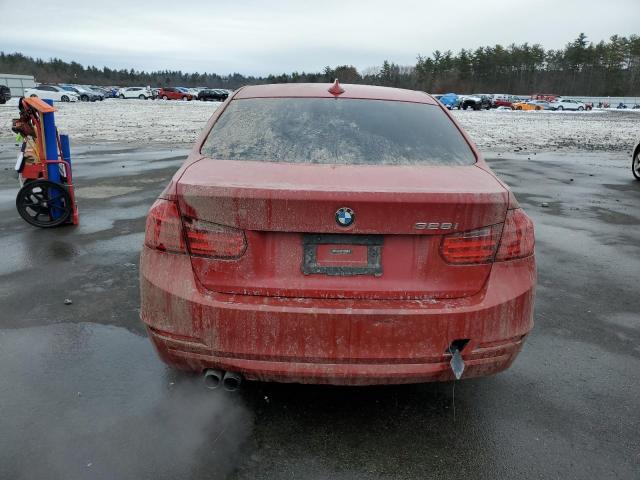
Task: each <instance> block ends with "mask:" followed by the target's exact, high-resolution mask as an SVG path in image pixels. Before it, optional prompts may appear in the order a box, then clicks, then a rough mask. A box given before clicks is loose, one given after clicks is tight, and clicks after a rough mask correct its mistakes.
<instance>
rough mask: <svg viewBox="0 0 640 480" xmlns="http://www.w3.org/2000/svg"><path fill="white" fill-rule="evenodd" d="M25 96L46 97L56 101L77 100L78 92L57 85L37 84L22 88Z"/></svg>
mask: <svg viewBox="0 0 640 480" xmlns="http://www.w3.org/2000/svg"><path fill="white" fill-rule="evenodd" d="M24 96H25V97H39V98H47V99H50V100H54V101H58V102H77V101H78V98H79V97H78V94H77V93H76V92H73V91H68V90H67V89H65V88H62V87H59V86H57V85H37V86H35V87H33V88H25V89H24Z"/></svg>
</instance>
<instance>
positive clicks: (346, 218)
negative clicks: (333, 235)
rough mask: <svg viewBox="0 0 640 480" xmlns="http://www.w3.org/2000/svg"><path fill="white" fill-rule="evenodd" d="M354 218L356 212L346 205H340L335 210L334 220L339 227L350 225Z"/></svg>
mask: <svg viewBox="0 0 640 480" xmlns="http://www.w3.org/2000/svg"><path fill="white" fill-rule="evenodd" d="M355 219H356V214H355V213H354V212H353V210H351V209H350V208H347V207H342V208H340V209H339V210H338V211H337V212H336V222H338V225H340V226H341V227H348V226H349V225H351V224H352V223H353V222H354V221H355Z"/></svg>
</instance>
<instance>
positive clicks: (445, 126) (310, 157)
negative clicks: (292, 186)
mask: <svg viewBox="0 0 640 480" xmlns="http://www.w3.org/2000/svg"><path fill="white" fill-rule="evenodd" d="M202 153H203V154H204V155H206V156H208V157H211V158H214V159H219V160H249V161H259V162H288V163H322V164H341V165H471V164H473V163H475V161H476V159H475V156H474V155H473V152H472V151H471V148H470V147H469V145H468V144H467V142H466V141H465V139H464V137H463V136H462V134H461V133H460V132H459V131H458V129H457V128H456V127H455V125H454V124H453V122H452V121H451V120H450V119H449V118H448V117H447V116H446V115H445V113H444V112H442V110H441V109H440V108H439V107H437V106H435V105H428V104H422V103H407V102H395V101H384V100H357V99H346V98H344V99H332V98H252V99H244V100H234V101H232V102H231V103H230V104H229V105H228V106H227V108H226V110H225V111H224V113H223V114H222V115H221V116H220V118H219V119H218V120H217V121H216V123H215V124H214V126H213V128H212V130H211V132H210V133H209V136H208V138H207V140H206V141H205V143H204V145H203V147H202Z"/></svg>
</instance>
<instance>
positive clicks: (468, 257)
mask: <svg viewBox="0 0 640 480" xmlns="http://www.w3.org/2000/svg"><path fill="white" fill-rule="evenodd" d="M501 231H502V224H501V223H499V224H497V225H490V226H488V227H483V228H478V229H477V230H470V231H468V232H461V233H452V234H450V235H445V236H444V237H443V238H442V244H441V245H440V253H441V254H442V257H443V258H444V259H445V261H447V262H448V263H451V264H454V265H468V264H474V263H489V262H492V261H493V259H494V257H495V254H496V250H497V248H498V243H499V242H500V233H501Z"/></svg>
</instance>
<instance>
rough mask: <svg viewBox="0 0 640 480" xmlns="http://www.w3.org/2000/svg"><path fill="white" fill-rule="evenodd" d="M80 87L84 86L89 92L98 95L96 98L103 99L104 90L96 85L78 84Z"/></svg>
mask: <svg viewBox="0 0 640 480" xmlns="http://www.w3.org/2000/svg"><path fill="white" fill-rule="evenodd" d="M80 86H81V87H82V88H84V89H85V90H88V91H89V92H93V93H95V94H96V95H97V96H98V100H100V101H102V100H104V92H103V91H102V90H100V89H98V88H96V87H92V86H90V85H80Z"/></svg>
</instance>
